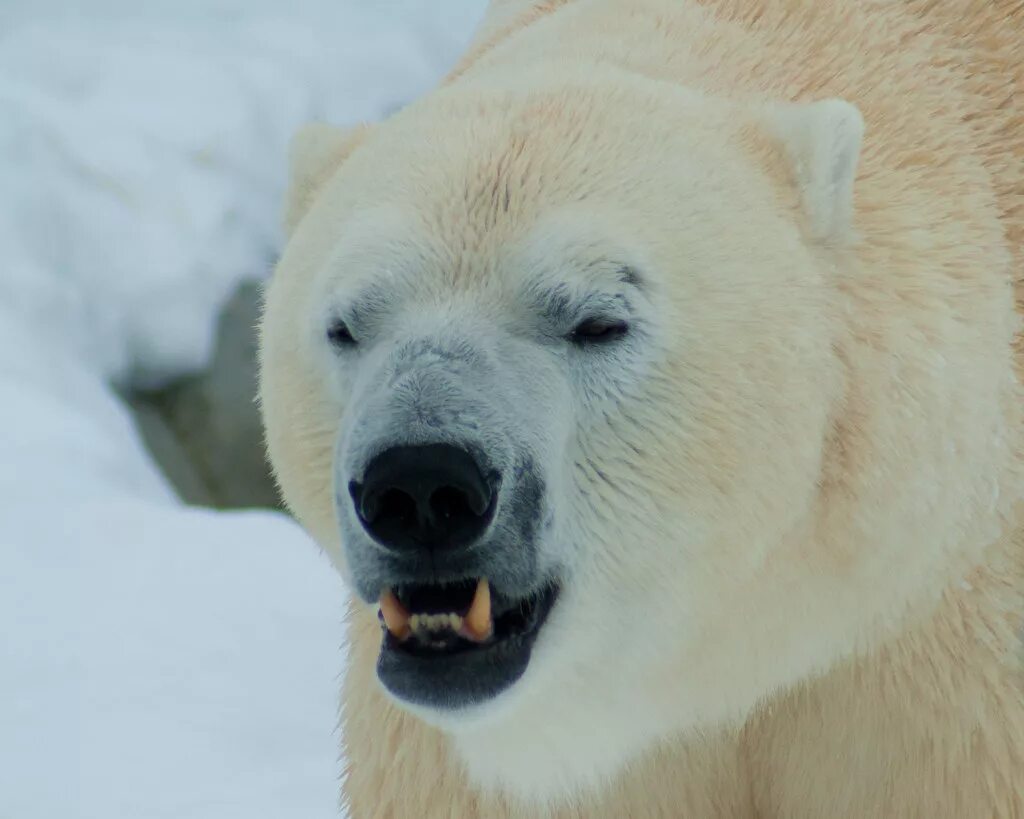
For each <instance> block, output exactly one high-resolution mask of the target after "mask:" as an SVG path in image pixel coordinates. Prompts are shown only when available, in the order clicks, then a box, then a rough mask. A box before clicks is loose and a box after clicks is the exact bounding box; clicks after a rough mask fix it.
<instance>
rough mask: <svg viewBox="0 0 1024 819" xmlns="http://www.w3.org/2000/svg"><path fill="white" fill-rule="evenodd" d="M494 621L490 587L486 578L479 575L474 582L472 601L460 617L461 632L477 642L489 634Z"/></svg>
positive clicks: (492, 628)
mask: <svg viewBox="0 0 1024 819" xmlns="http://www.w3.org/2000/svg"><path fill="white" fill-rule="evenodd" d="M493 630H494V623H493V622H492V620H491V587H490V584H489V583H488V582H487V578H485V577H481V578H480V580H479V581H478V582H477V584H476V594H474V595H473V603H472V604H471V605H470V607H469V611H467V612H466V615H465V617H463V618H462V634H463V635H464V636H465V637H467V638H469V639H470V640H474V641H476V642H478V643H482V642H483V641H484V640H486V639H487V638H488V637H490V636H491V632H492V631H493Z"/></svg>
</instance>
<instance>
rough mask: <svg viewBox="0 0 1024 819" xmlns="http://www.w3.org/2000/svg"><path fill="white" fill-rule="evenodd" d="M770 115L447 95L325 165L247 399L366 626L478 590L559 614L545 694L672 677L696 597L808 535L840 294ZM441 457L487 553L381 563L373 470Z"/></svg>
mask: <svg viewBox="0 0 1024 819" xmlns="http://www.w3.org/2000/svg"><path fill="white" fill-rule="evenodd" d="M598 93H600V97H598V96H597V95H598ZM664 97H667V99H665V98H664ZM666 106H672V115H671V116H665V115H662V116H660V117H652V111H657V110H659V109H661V108H664V107H666ZM758 116H759V115H758V114H757V113H756V112H739V113H738V112H737V109H736V108H735V107H734V106H732V105H726V104H724V103H720V102H716V101H713V100H707V99H704V98H700V97H697V96H693V95H689V94H685V93H683V92H679V91H675V90H673V91H662V92H661V95H653V96H652V94H651V93H650V91H649V90H648V89H635V88H623V89H621V90H620V91H619V92H618V94H614V93H613V94H609V92H608V89H607V88H603V89H601V91H600V92H598V91H597V90H595V89H592V88H588V87H587V86H586V85H581V86H580V87H577V88H574V89H572V90H571V91H568V92H563V93H560V94H557V95H549V96H546V97H545V96H538V95H529V96H527V97H516V95H514V94H512V95H509V96H508V98H507V99H500V100H498V101H492V102H489V103H488V104H484V103H483V102H482V101H481V100H480V99H479V98H478V97H476V96H475V95H473V94H472V93H469V94H466V93H462V94H460V93H455V92H447V93H444V94H441V95H439V98H437V99H435V100H434V102H433V104H432V105H430V106H424V107H420V108H417V107H414V108H413V109H410V110H409V111H407V112H404V113H402V114H400V115H399V116H397V117H395V118H394V119H393V120H392V121H391V122H389V123H386V124H385V125H382V126H379V127H378V128H377V129H376V130H375V131H374V133H373V134H372V135H369V136H368V137H367V138H366V139H365V142H364V143H363V144H360V145H359V147H357V148H356V149H355V152H354V154H353V155H352V156H351V157H349V158H348V159H347V160H346V161H344V162H342V163H341V165H340V167H339V168H338V169H337V173H336V176H335V178H334V179H332V181H331V182H330V184H329V185H328V186H327V188H326V189H325V190H324V192H323V194H322V196H321V197H320V199H319V200H318V202H317V204H316V206H315V207H314V208H313V210H312V212H311V213H309V214H308V216H307V218H306V219H305V220H304V221H303V222H302V223H301V224H300V225H299V227H298V229H297V231H296V233H295V234H294V236H293V237H292V240H291V243H290V245H289V247H288V250H287V252H286V254H285V257H284V259H283V260H282V262H281V265H280V269H279V270H278V272H277V274H276V277H275V280H274V282H273V284H272V286H271V288H270V291H269V294H268V310H267V315H266V320H265V327H264V334H263V337H264V344H265V350H264V368H263V380H264V389H263V396H264V405H265V408H266V411H267V423H268V431H269V442H270V448H271V454H272V457H273V460H274V462H275V464H276V466H277V470H278V474H279V476H280V479H281V483H282V487H283V489H284V493H285V496H286V498H287V499H288V501H289V502H290V504H291V505H292V507H293V508H294V509H295V511H296V512H297V513H298V515H299V517H300V518H301V519H302V520H303V521H304V522H305V523H306V524H307V526H309V528H310V529H311V530H312V531H313V532H314V533H315V535H316V536H317V538H318V540H319V542H320V543H321V544H323V546H324V547H325V548H326V549H327V550H328V552H329V553H330V554H331V555H332V557H334V558H335V559H336V561H337V563H338V565H339V566H340V567H342V570H343V571H344V573H345V575H346V577H347V578H348V579H349V580H350V581H351V583H352V585H353V587H354V589H355V590H356V591H357V592H358V594H359V596H360V597H361V598H362V599H363V600H365V601H366V602H367V603H368V604H376V602H377V600H378V598H379V597H380V595H381V592H382V590H384V589H389V588H392V587H399V586H403V585H410V584H418V583H426V582H430V583H449V584H457V583H459V582H460V581H467V580H474V579H476V578H481V577H486V578H488V580H489V582H490V585H491V588H492V590H493V593H494V595H495V598H496V611H497V609H498V608H500V606H501V605H503V606H505V607H507V608H511V607H513V606H519V605H520V603H522V602H523V601H528V603H530V604H531V605H532V602H537V603H545V604H546V603H548V602H550V603H554V604H555V605H553V608H552V610H551V614H550V617H549V618H548V622H547V623H545V624H544V627H543V629H540V631H541V634H540V640H539V644H538V646H537V650H538V651H537V653H538V654H539V655H542V656H543V657H544V658H549V659H547V660H545V662H550V663H551V664H552V670H551V672H550V674H547V675H545V676H549V677H551V678H555V677H556V676H557V670H556V667H558V666H561V667H569V666H579V664H580V663H582V662H590V663H593V664H594V668H595V670H596V669H598V668H599V667H600V666H601V664H602V663H604V662H607V660H608V658H609V656H611V655H614V656H616V657H620V658H621V657H625V656H628V655H632V654H637V656H638V657H639V655H640V654H645V653H650V652H652V651H653V652H654V653H660V652H663V651H664V650H665V649H666V645H665V641H664V638H663V637H660V636H659V637H656V638H654V639H651V637H652V629H651V625H650V624H651V623H657V622H663V621H665V620H668V621H671V622H672V623H674V626H673V632H674V633H673V635H672V637H671V639H670V642H671V641H672V640H677V639H678V640H681V641H685V640H686V639H695V638H697V637H698V636H699V635H701V634H703V633H704V619H705V618H704V616H703V614H702V612H707V611H708V610H710V609H711V608H713V607H714V605H715V602H714V600H713V599H709V594H708V590H709V589H712V588H713V589H715V591H714V593H713V594H711V595H710V597H711V598H715V597H719V596H720V595H721V593H722V589H721V580H722V579H723V578H729V583H730V585H731V586H732V587H733V588H739V587H741V585H742V583H743V581H744V579H745V578H748V577H749V576H750V574H751V572H752V571H753V570H754V569H755V568H756V567H757V566H758V565H760V564H761V562H762V561H763V560H765V558H766V556H767V555H769V554H770V552H771V547H772V545H773V544H774V543H775V542H776V541H778V540H779V539H781V538H782V537H784V535H785V533H786V532H787V530H789V529H791V528H792V527H793V526H794V525H796V523H797V521H799V520H800V519H801V518H802V516H804V515H806V513H807V510H808V508H809V505H810V503H811V501H812V498H813V497H814V493H815V490H816V486H817V480H818V478H819V475H820V471H821V447H822V443H823V441H824V438H825V432H826V427H827V424H828V419H829V413H830V409H831V404H832V401H833V400H834V398H835V396H836V395H837V393H838V390H839V387H840V385H839V384H838V382H837V378H836V376H835V372H836V371H837V367H836V366H835V362H834V360H833V358H834V351H833V350H834V345H833V334H834V332H835V327H836V322H835V321H834V320H833V313H834V310H835V306H834V303H833V302H834V292H833V282H832V280H831V277H830V270H829V265H828V264H826V263H825V261H824V260H823V256H822V253H821V252H820V250H819V249H818V248H816V247H815V246H814V245H813V242H810V241H809V240H808V238H807V232H808V230H809V228H808V225H807V223H806V222H807V220H806V218H805V216H804V211H803V209H802V208H801V207H800V204H799V201H798V200H799V193H798V191H797V190H796V189H795V187H794V186H793V185H792V184H790V183H789V182H788V180H786V179H785V178H784V173H783V172H782V167H783V164H784V163H783V162H782V161H781V158H780V157H781V155H782V151H780V150H773V146H772V145H770V138H769V137H770V135H769V133H768V131H769V129H768V127H767V125H766V124H765V123H764V122H760V121H759V120H758ZM637 123H643V127H638V126H637ZM623 146H628V150H626V151H623ZM332 170H333V169H332ZM736 213H742V214H744V218H742V219H740V220H737V219H736V216H735V214H736ZM439 445H446V446H448V447H452V448H455V449H459V450H463V451H464V452H466V453H469V458H470V460H471V461H473V463H474V467H471V469H473V468H475V469H477V470H478V472H479V476H478V477H479V478H480V479H481V480H482V481H483V483H484V484H485V485H486V486H485V489H484V493H485V494H486V495H487V496H488V497H487V502H486V503H485V504H484V505H485V506H487V507H489V511H488V515H489V517H488V519H487V520H486V521H482V522H479V523H480V526H481V527H482V530H483V531H481V532H480V533H478V536H476V537H474V539H473V540H472V542H470V543H466V544H462V545H461V546H458V547H456V548H448V547H447V546H445V545H444V544H441V543H439V538H440V535H439V534H438V532H434V534H433V536H431V535H429V534H428V533H426V532H420V533H419V535H422V537H421V538H420V540H421V541H422V542H420V543H419V545H418V546H415V547H410V548H402V547H395V546H394V545H393V544H390V545H389V544H387V543H383V544H382V543H381V542H380V541H381V538H380V537H378V536H377V535H376V534H375V533H374V532H373V531H372V528H370V527H368V526H367V521H366V519H365V516H364V515H363V511H365V510H361V508H360V504H359V498H354V497H353V493H354V492H359V491H362V485H363V483H364V482H365V480H366V477H367V471H368V469H372V468H373V464H374V461H375V459H380V458H381V457H382V455H389V453H391V451H392V450H395V449H396V448H399V447H405V448H412V447H430V446H435V447H436V446H439ZM424 457H427V458H428V459H429V458H430V457H436V458H442V457H443V453H441V450H434V452H433V456H431V455H429V453H428V454H425V455H424ZM437 480H440V481H441V483H442V484H443V483H444V480H443V479H442V478H438V479H437ZM455 482H456V483H458V482H457V481H455ZM391 489H394V487H391ZM396 491H397V490H396ZM392 494H394V492H393V493H392ZM399 494H401V493H400V492H399ZM406 500H407V501H409V497H406ZM409 502H412V501H409ZM429 505H430V504H429V499H428V502H427V506H428V507H429ZM491 507H492V508H491ZM448 511H449V513H450V511H451V510H448ZM395 514H396V515H398V516H400V515H401V510H398V511H396V512H395ZM411 514H414V515H415V512H412V513H411ZM469 516H470V517H472V514H470V515H469ZM387 517H388V516H387V515H385V518H387ZM386 523H387V521H386V520H385V524H386ZM428 528H429V527H428ZM416 536H417V533H416V532H413V533H412V539H413V540H416ZM442 539H443V538H442ZM385 540H386V538H385ZM624 572H625V573H624ZM545 590H549V591H551V592H552V593H551V594H549V595H547V597H550V600H547V599H546V598H545V600H539V599H538V598H539V597H544V595H545V594H546V592H545ZM542 593H543V594H542ZM556 596H557V602H556V601H555V599H554V598H555V597H556ZM498 600H500V601H501V603H500V605H499V604H498V602H497V601H498ZM530 601H532V602H530ZM462 602H463V603H465V602H466V601H462ZM623 612H630V613H631V616H630V617H628V618H626V617H622V616H621V615H622V613H623ZM541 614H547V612H546V611H545V612H537V615H538V616H540V615H541ZM595 620H600V621H603V622H604V625H603V627H602V634H601V636H600V637H599V638H591V639H589V640H585V639H579V638H574V637H573V636H572V635H573V634H574V633H576V634H584V633H586V631H587V629H585V628H583V627H582V624H583V623H585V622H586V621H595ZM687 635H689V636H687ZM533 636H536V635H533ZM588 642H589V643H590V644H589V645H588V644H587V643H588ZM558 658H561V659H558ZM493 665H494V663H493V662H489V666H488V667H492V666H493ZM543 665H544V663H543V662H539V661H538V662H537V663H536V669H532V666H531V669H532V670H531V673H533V671H534V670H535V671H536V675H538V676H539V675H541V673H542V667H543ZM513 666H514V668H513V669H512V670H510V671H509V674H508V675H507V678H506V677H502V678H501V679H496V680H495V681H494V683H493V685H491V686H490V687H488V686H484V687H483V690H481V691H477V690H476V688H475V687H474V686H467V690H466V691H465V692H461V693H460V689H459V687H458V686H456V685H455V684H454V683H453V682H452V680H451V679H448V672H446V673H445V675H444V679H445V684H444V685H440V684H438V685H437V686H434V687H431V686H430V685H428V684H427V683H425V682H424V683H423V685H422V686H421V687H420V688H419V689H417V683H416V681H415V679H414V680H412V681H409V682H399V681H392V683H393V685H394V686H398V687H401V688H402V690H403V692H404V695H405V698H406V699H409V700H410V701H412V702H414V703H419V704H421V705H426V706H428V707H431V708H438V709H443V710H449V709H458V708H463V707H465V706H476V705H482V704H484V703H485V701H487V700H490V699H491V698H492V696H493V695H494V694H495V693H497V692H499V691H503V690H504V689H505V688H506V687H508V686H509V685H511V683H512V682H514V681H515V680H514V679H513V678H517V677H518V675H520V674H522V673H523V671H524V670H526V662H525V658H523V657H518V658H517V659H516V660H515V662H514V663H513ZM466 674H467V675H471V674H472V672H471V671H467V672H466ZM492 688H493V691H492V690H491V689H492ZM470 689H472V690H470Z"/></svg>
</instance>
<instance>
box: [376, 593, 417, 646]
mask: <svg viewBox="0 0 1024 819" xmlns="http://www.w3.org/2000/svg"><path fill="white" fill-rule="evenodd" d="M380 613H381V616H382V617H383V618H384V625H386V626H387V627H388V631H390V632H391V633H392V635H394V636H395V637H396V638H397V639H399V640H404V639H406V638H407V637H408V636H409V632H410V622H409V612H407V611H406V610H405V606H403V605H402V604H401V603H400V602H399V600H398V598H397V597H395V593H394V592H393V591H391V589H384V591H383V592H381V595H380Z"/></svg>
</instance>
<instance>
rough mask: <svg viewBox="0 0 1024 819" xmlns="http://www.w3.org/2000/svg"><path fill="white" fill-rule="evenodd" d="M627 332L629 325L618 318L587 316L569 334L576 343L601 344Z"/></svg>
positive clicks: (618, 337) (570, 338)
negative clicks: (587, 317)
mask: <svg viewBox="0 0 1024 819" xmlns="http://www.w3.org/2000/svg"><path fill="white" fill-rule="evenodd" d="M628 332H629V325H628V324H626V322H624V321H620V320H618V319H605V318H589V319H585V320H584V321H581V322H580V323H579V324H577V325H576V326H575V327H574V328H573V331H572V333H571V334H570V335H569V340H570V341H572V342H574V343H576V344H603V343H605V342H608V341H615V340H616V339H620V338H622V337H623V336H624V335H626V333H628Z"/></svg>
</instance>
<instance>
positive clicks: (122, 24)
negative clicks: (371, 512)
mask: <svg viewBox="0 0 1024 819" xmlns="http://www.w3.org/2000/svg"><path fill="white" fill-rule="evenodd" d="M481 6H482V3H481V2H480V0H445V2H444V3H427V2H413V0H402V2H398V0H395V2H380V3H369V2H365V1H364V0H292V1H291V2H289V3H280V2H270V0H160V2H140V1H139V0H132V2H129V0H94V1H93V2H82V0H6V1H5V2H4V3H0V249H2V253H3V262H2V266H0V422H2V424H0V429H2V430H3V432H2V433H0V622H2V624H3V627H2V630H0V819H56V817H61V818H62V819H78V818H79V817H82V819H86V818H88V819H92V818H93V817H96V819H100V818H101V817H102V819H122V818H124V819H127V818H128V817H130V819H149V818H150V817H154V818H155V817H175V819H199V818H200V817H202V819H207V818H208V819H232V818H233V817H239V819H241V817H246V819H260V818H261V817H275V819H277V818H278V817H302V818H303V819H317V818H318V817H332V816H336V815H337V808H336V799H337V796H336V794H337V778H338V775H339V772H340V770H341V766H340V763H339V762H338V759H337V750H336V749H337V736H336V730H335V710H336V700H337V679H338V676H339V674H340V671H341V666H342V663H343V650H342V648H343V643H344V632H343V627H342V621H341V615H342V608H343V591H342V589H341V588H340V584H339V583H338V581H337V579H336V578H335V577H334V575H333V573H332V572H331V570H330V569H329V568H328V566H327V562H326V560H324V559H323V558H322V557H321V556H320V555H319V554H318V553H317V551H316V549H315V547H314V546H313V545H312V544H311V543H310V542H309V541H308V539H307V538H306V537H305V536H304V535H303V533H302V532H301V531H299V530H298V529H297V527H296V526H295V525H294V524H292V523H291V522H290V521H288V520H287V519H286V518H284V517H282V516H279V515H276V514H273V513H269V512H250V513H231V514H227V513H216V512H212V511H209V510H203V509H195V508H192V509H190V508H186V507H183V506H182V505H181V504H180V503H179V502H178V501H177V500H176V498H175V496H174V494H173V492H172V491H171V490H170V488H169V487H168V485H167V483H166V482H165V481H164V480H163V478H162V477H161V476H160V474H159V473H158V471H157V470H156V468H155V467H154V466H153V464H152V463H151V461H150V460H149V458H148V456H147V455H146V453H145V451H144V449H143V448H142V446H141V444H140V442H139V440H138V437H137V435H136V433H135V431H134V428H133V426H132V422H131V418H130V416H129V414H128V412H127V411H126V410H125V408H124V407H123V406H122V405H121V404H120V403H119V401H118V400H117V399H116V398H115V397H114V394H113V392H112V391H111V389H110V387H109V385H110V384H111V383H115V382H121V383H143V384H153V383H159V382H160V381H162V380H164V379H166V378H168V377H170V376H173V375H176V374H180V373H182V372H184V371H188V370H192V369H195V368H198V367H200V366H202V364H203V363H204V361H205V360H206V359H207V357H208V355H209V353H210V345H211V342H212V328H213V320H214V317H215V315H216V313H217V310H218V308H219V307H220V305H221V304H222V303H223V301H224V299H225V298H226V296H227V295H228V294H229V293H230V292H231V291H232V289H233V288H234V286H235V285H236V284H237V282H238V281H239V280H241V279H243V278H251V277H259V276H262V275H264V274H265V273H266V271H267V270H268V267H269V265H270V263H271V260H272V259H273V256H274V254H275V252H276V249H277V248H278V246H279V243H280V235H279V232H278V229H277V224H278V213H279V207H280V197H281V192H282V187H283V183H284V179H283V170H284V154H285V148H286V143H287V138H288V135H289V134H290V132H291V131H292V130H293V128H294V127H295V125H296V124H298V123H299V122H301V121H303V120H306V119H327V120H329V121H335V122H350V121H354V120H359V119H372V118H376V117H379V116H380V115H381V114H383V113H384V112H386V111H387V110H390V109H391V108H393V107H395V106H397V105H400V104H402V103H403V102H405V101H407V100H408V99H410V98H411V97H413V96H415V95H416V94H418V93H420V92H421V91H423V90H424V89H425V88H426V87H428V86H429V84H430V83H431V82H432V81H433V80H434V79H435V78H436V77H437V76H438V75H439V74H440V73H441V72H442V71H443V70H444V68H445V67H447V65H448V64H449V63H450V62H451V61H452V60H453V59H454V57H455V55H456V54H457V52H458V50H459V48H460V47H461V45H462V44H463V42H464V41H465V39H466V38H467V37H468V35H469V33H470V31H471V29H472V27H473V25H474V24H475V22H476V20H477V18H478V16H479V14H480V11H481Z"/></svg>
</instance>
